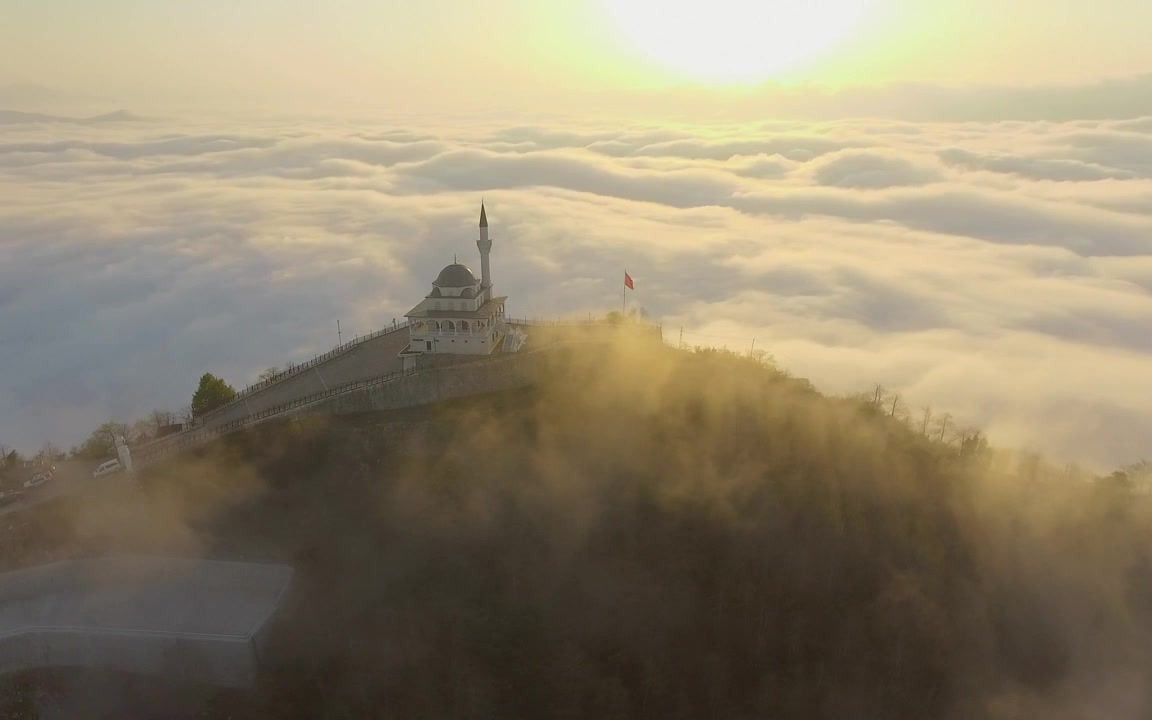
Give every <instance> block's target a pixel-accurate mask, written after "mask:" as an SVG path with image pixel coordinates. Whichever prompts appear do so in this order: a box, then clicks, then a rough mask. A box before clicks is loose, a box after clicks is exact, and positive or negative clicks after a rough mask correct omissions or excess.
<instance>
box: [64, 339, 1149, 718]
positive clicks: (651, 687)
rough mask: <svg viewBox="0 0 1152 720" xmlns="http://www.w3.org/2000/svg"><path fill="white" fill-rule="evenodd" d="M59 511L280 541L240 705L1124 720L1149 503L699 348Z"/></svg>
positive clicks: (589, 358)
mask: <svg viewBox="0 0 1152 720" xmlns="http://www.w3.org/2000/svg"><path fill="white" fill-rule="evenodd" d="M144 481H145V487H144V489H142V490H140V491H138V492H137V494H136V495H135V496H133V498H132V501H131V502H127V501H125V499H123V498H108V499H105V501H104V502H100V503H90V504H88V505H86V506H85V507H84V508H79V509H76V510H75V511H74V513H75V514H74V516H70V518H69V519H68V520H67V522H65V523H64V525H66V526H67V527H66V530H61V532H62V533H64V534H66V535H67V536H68V537H69V538H70V542H71V543H73V544H74V547H76V548H80V550H78V552H82V551H85V550H93V549H95V548H99V550H100V551H106V550H122V549H135V550H141V549H147V550H149V551H153V552H156V551H167V552H178V553H196V554H206V555H209V556H212V557H221V558H245V559H255V560H260V559H267V560H271V559H276V560H286V561H288V562H291V563H292V564H293V565H294V566H295V567H296V569H297V573H298V582H297V585H296V588H295V592H294V595H293V597H292V598H291V602H290V603H289V608H288V609H287V611H286V612H285V613H284V614H283V617H282V618H281V622H280V624H279V625H278V627H277V628H276V632H275V635H274V638H273V644H272V647H271V648H270V652H269V655H268V660H269V664H268V667H267V671H266V677H265V678H264V682H263V684H262V686H261V689H260V691H259V693H257V695H256V696H255V697H247V698H224V699H219V698H218V699H216V701H215V702H214V703H213V704H212V705H211V708H213V710H212V712H213V713H219V716H221V717H223V716H225V715H224V713H226V712H227V713H231V716H232V717H268V718H271V717H302V718H303V717H308V718H312V717H386V718H433V717H435V718H577V717H581V718H582V717H587V718H633V717H636V718H654V719H659V720H666V719H669V718H693V719H694V718H725V719H728V718H731V719H738V718H796V719H797V720H800V719H803V720H813V719H816V718H836V719H837V720H840V719H843V718H899V719H901V720H903V719H906V718H1005V719H1008V718H1013V719H1015V718H1061V719H1063V718H1101V717H1107V718H1114V719H1123V718H1145V717H1147V716H1148V713H1149V712H1150V711H1152V704H1150V699H1152V694H1150V691H1152V670H1149V668H1152V662H1150V661H1152V657H1150V655H1152V562H1150V561H1152V557H1150V555H1152V552H1150V550H1152V548H1150V546H1149V544H1148V542H1147V539H1148V538H1149V537H1150V535H1149V531H1150V530H1152V521H1150V518H1149V512H1148V508H1147V506H1146V504H1144V503H1143V502H1142V501H1140V500H1138V499H1136V498H1133V497H1132V496H1130V495H1129V494H1128V493H1127V491H1126V489H1125V488H1124V487H1121V486H1118V485H1115V484H1110V483H1107V482H1100V481H1093V480H1092V479H1090V478H1086V477H1080V476H1075V475H1069V474H1067V473H1065V472H1062V471H1061V472H1056V471H1054V470H1051V469H1048V468H1046V467H1045V466H1044V465H1043V463H1038V462H1034V461H1029V462H1024V463H1022V462H1018V461H1017V460H1016V459H1015V457H1014V456H1013V455H1011V454H1010V453H1006V452H997V451H993V450H989V449H987V448H986V447H984V446H982V445H979V444H970V445H967V446H965V448H964V449H963V451H962V450H961V449H960V448H957V447H955V446H950V445H944V444H940V443H936V442H933V441H932V440H929V439H926V438H924V437H923V436H922V435H921V434H919V433H917V432H915V431H913V430H912V429H909V428H908V427H907V426H905V425H904V424H902V423H900V422H898V421H895V420H893V419H891V418H889V417H887V416H886V415H885V414H884V413H882V412H877V411H876V409H875V408H874V407H872V406H870V405H869V404H868V403H866V402H858V401H855V400H845V399H832V398H826V397H823V396H822V395H820V394H819V393H817V392H816V391H814V390H813V389H812V388H811V386H809V385H808V384H807V383H806V382H804V381H801V380H796V379H792V378H789V377H788V376H786V375H785V374H783V373H780V372H778V371H776V370H774V369H772V368H770V367H766V366H764V365H761V364H758V363H756V362H753V361H751V360H748V359H745V358H738V357H735V356H731V355H727V354H721V353H710V352H702V353H688V352H680V351H673V350H667V349H663V348H654V347H651V346H648V345H644V344H637V345H631V344H628V343H621V344H619V345H617V346H614V347H613V348H611V349H609V350H607V351H605V352H603V353H597V354H595V355H591V354H588V355H582V356H568V357H566V358H563V359H557V360H556V361H555V362H554V363H553V364H552V365H551V366H550V367H549V368H548V370H547V371H546V373H545V374H544V378H543V379H542V381H541V383H540V384H539V386H538V387H536V388H534V389H533V390H531V391H519V392H516V393H508V394H502V395H494V396H490V397H487V398H482V399H479V400H473V401H469V402H467V403H463V404H458V405H453V406H450V407H441V408H435V409H430V410H425V411H419V412H409V413H404V414H400V415H389V416H364V417H359V418H355V419H352V420H341V421H339V422H337V421H332V422H329V423H321V422H320V421H311V422H303V423H301V422H288V423H283V424H279V425H276V426H269V427H264V428H260V429H258V430H254V431H251V432H249V433H248V434H246V435H241V436H238V437H234V438H231V439H229V440H228V442H227V443H225V444H221V445H218V446H216V447H213V448H210V449H209V450H207V451H205V452H203V453H202V454H200V455H199V456H196V457H188V458H184V459H182V460H181V461H179V463H173V464H169V465H167V466H165V467H162V468H159V469H157V470H156V471H155V472H154V473H153V474H151V475H150V476H148V477H146V478H144Z"/></svg>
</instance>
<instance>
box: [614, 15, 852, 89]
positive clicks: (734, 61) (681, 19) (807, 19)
mask: <svg viewBox="0 0 1152 720" xmlns="http://www.w3.org/2000/svg"><path fill="white" fill-rule="evenodd" d="M605 2H607V4H608V10H609V12H610V13H611V15H612V16H613V17H614V18H615V20H616V22H617V23H618V24H619V25H620V27H621V28H622V29H623V30H624V32H625V33H627V35H628V36H629V37H630V38H631V40H632V42H634V43H635V44H636V46H637V47H638V48H639V49H640V50H641V51H642V52H644V53H645V54H647V55H648V56H650V57H651V58H652V59H653V60H655V61H656V62H658V63H660V64H662V65H665V66H667V67H668V68H670V69H672V70H675V71H677V72H679V73H682V74H684V75H688V76H692V77H695V78H697V79H700V80H708V81H713V82H730V83H743V82H757V81H761V80H766V79H768V78H769V77H771V76H773V75H774V74H776V73H779V72H781V71H783V70H787V69H790V68H793V67H795V66H797V65H800V64H802V63H804V62H805V61H807V60H810V59H813V58H814V57H815V56H817V55H818V54H819V53H821V52H822V51H825V50H828V49H829V48H830V47H832V46H834V45H836V44H837V43H838V42H840V41H842V40H844V39H845V38H846V37H848V36H849V35H850V34H851V32H852V31H853V30H854V29H855V28H856V27H858V25H859V24H860V21H861V20H862V19H863V16H864V13H865V10H866V9H867V6H868V3H869V0H824V1H823V2H820V1H818V0H605Z"/></svg>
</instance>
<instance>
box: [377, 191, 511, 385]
mask: <svg viewBox="0 0 1152 720" xmlns="http://www.w3.org/2000/svg"><path fill="white" fill-rule="evenodd" d="M476 247H477V248H479V250H480V277H479V278H477V277H476V275H475V274H474V273H473V272H472V270H471V269H470V268H469V267H468V266H467V265H464V264H462V263H459V262H453V263H452V264H451V265H448V266H446V267H445V268H444V269H443V270H441V271H440V274H439V275H438V276H436V279H435V280H434V281H433V282H432V291H431V292H429V293H428V295H427V296H425V298H424V299H423V300H421V301H420V303H419V304H418V305H416V307H414V308H412V309H411V310H409V311H408V312H407V313H406V314H405V315H404V317H406V318H408V346H407V347H405V348H404V350H402V351H401V352H400V357H401V359H403V361H404V368H405V369H410V368H414V367H417V365H418V361H419V360H420V359H421V357H422V356H428V355H491V354H492V353H496V352H502V351H505V352H506V351H515V350H516V349H518V347H512V345H516V346H518V345H519V344H520V338H519V337H518V335H519V334H518V333H516V332H513V333H511V337H509V330H508V327H507V325H506V324H505V321H504V301H506V300H507V299H508V298H506V297H502V296H498V295H495V294H493V292H492V268H491V263H490V261H489V255H490V254H491V252H492V239H491V238H490V237H489V236H488V213H487V211H486V210H485V208H484V204H483V203H481V204H480V238H479V239H478V240H477V241H476Z"/></svg>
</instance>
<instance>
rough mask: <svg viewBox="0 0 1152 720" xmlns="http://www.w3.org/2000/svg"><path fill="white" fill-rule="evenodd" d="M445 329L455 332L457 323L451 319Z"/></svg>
mask: <svg viewBox="0 0 1152 720" xmlns="http://www.w3.org/2000/svg"><path fill="white" fill-rule="evenodd" d="M444 329H445V330H446V331H448V332H450V333H454V332H456V323H454V322H452V321H451V320H449V321H448V323H447V324H446V325H445V327H444Z"/></svg>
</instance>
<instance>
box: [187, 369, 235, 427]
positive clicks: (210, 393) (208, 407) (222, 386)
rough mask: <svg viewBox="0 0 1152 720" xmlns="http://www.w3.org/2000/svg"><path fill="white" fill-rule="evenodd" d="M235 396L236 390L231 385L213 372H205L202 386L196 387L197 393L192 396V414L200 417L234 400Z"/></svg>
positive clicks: (202, 377) (201, 380)
mask: <svg viewBox="0 0 1152 720" xmlns="http://www.w3.org/2000/svg"><path fill="white" fill-rule="evenodd" d="M235 397H236V390H234V389H233V388H232V386H231V385H229V384H228V383H226V382H224V381H223V380H222V379H220V378H218V377H216V376H215V375H213V374H212V373H204V374H203V375H202V376H201V377H200V387H198V388H196V394H195V395H193V396H192V415H193V417H200V416H202V415H204V414H205V413H209V412H212V411H213V410H215V409H216V408H218V407H221V406H223V405H227V404H228V403H230V402H232V400H233V399H234V398H235Z"/></svg>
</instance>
